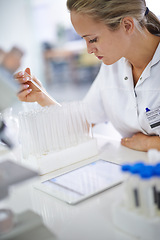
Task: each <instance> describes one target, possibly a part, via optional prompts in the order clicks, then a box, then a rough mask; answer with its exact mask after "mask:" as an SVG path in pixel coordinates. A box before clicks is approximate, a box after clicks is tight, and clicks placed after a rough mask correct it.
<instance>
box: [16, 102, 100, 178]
mask: <svg viewBox="0 0 160 240" xmlns="http://www.w3.org/2000/svg"><path fill="white" fill-rule="evenodd" d="M87 114H88V110H87V108H86V106H85V104H84V103H83V102H68V103H64V104H62V107H61V108H60V107H59V106H57V105H52V106H49V107H48V106H47V107H40V106H39V108H38V109H37V110H30V111H27V112H21V113H19V124H20V135H19V139H20V142H21V146H22V156H23V159H24V161H25V163H26V164H29V165H32V166H33V165H34V166H35V167H36V168H38V170H39V171H40V173H41V174H45V173H48V172H51V171H54V170H56V169H59V168H62V167H64V166H68V165H70V164H73V163H75V162H79V161H81V160H83V159H87V158H89V157H92V156H95V155H97V153H98V150H97V142H96V139H94V138H93V136H92V133H91V126H90V125H89V124H88V121H87V119H88V117H87Z"/></svg>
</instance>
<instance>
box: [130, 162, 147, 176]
mask: <svg viewBox="0 0 160 240" xmlns="http://www.w3.org/2000/svg"><path fill="white" fill-rule="evenodd" d="M144 167H145V164H144V163H143V162H137V163H135V164H134V165H133V166H132V167H131V169H130V172H131V173H132V174H138V173H140V172H141V169H143V168H144Z"/></svg>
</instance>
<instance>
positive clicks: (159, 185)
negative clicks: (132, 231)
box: [154, 163, 160, 216]
mask: <svg viewBox="0 0 160 240" xmlns="http://www.w3.org/2000/svg"><path fill="white" fill-rule="evenodd" d="M154 174H155V195H154V196H155V203H156V212H157V213H156V214H157V215H158V216H160V163H158V164H156V165H155V167H154Z"/></svg>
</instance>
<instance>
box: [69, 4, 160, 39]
mask: <svg viewBox="0 0 160 240" xmlns="http://www.w3.org/2000/svg"><path fill="white" fill-rule="evenodd" d="M67 8H68V9H69V11H75V12H78V13H82V14H86V15H89V16H92V18H93V19H95V20H96V21H102V22H104V23H105V24H106V25H107V26H108V27H109V28H110V29H111V30H116V29H118V27H119V25H120V23H121V21H122V19H123V18H124V17H127V16H130V17H132V18H133V19H134V22H135V24H136V26H137V28H138V29H139V30H142V29H143V28H144V27H146V28H147V29H148V31H149V32H150V33H151V34H154V35H157V36H160V20H159V19H158V18H157V17H156V15H155V14H154V13H152V12H151V11H149V12H148V11H147V12H146V2H145V0H67Z"/></svg>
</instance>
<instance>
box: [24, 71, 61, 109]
mask: <svg viewBox="0 0 160 240" xmlns="http://www.w3.org/2000/svg"><path fill="white" fill-rule="evenodd" d="M25 74H27V75H28V76H29V77H30V78H31V79H30V80H29V81H30V82H31V83H33V84H34V85H35V86H36V87H37V88H38V89H39V90H41V92H43V93H44V94H45V95H46V96H47V97H48V98H49V99H50V100H51V101H52V102H53V103H55V104H57V105H58V106H59V107H62V105H61V104H60V103H59V102H57V101H56V100H55V99H54V98H53V97H51V96H50V95H49V94H48V93H47V92H46V91H45V90H44V89H42V88H41V87H40V86H39V85H38V84H37V83H36V82H35V81H34V80H33V79H32V77H31V75H29V74H28V73H27V72H25Z"/></svg>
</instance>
